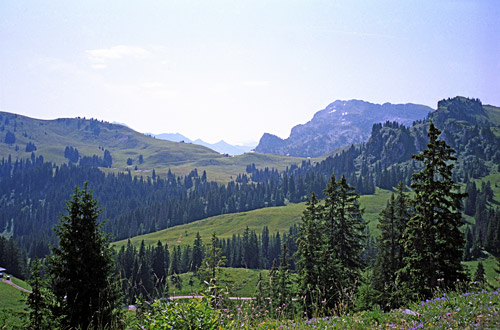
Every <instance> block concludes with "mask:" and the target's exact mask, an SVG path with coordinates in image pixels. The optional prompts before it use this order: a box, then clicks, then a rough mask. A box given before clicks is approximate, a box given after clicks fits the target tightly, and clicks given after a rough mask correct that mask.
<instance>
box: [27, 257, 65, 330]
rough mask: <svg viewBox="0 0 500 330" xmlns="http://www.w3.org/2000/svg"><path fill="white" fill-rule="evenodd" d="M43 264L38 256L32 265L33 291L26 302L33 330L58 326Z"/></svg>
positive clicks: (30, 326)
mask: <svg viewBox="0 0 500 330" xmlns="http://www.w3.org/2000/svg"><path fill="white" fill-rule="evenodd" d="M41 273H42V272H41V265H40V261H39V260H38V258H35V260H34V261H33V266H32V267H31V274H30V280H29V281H28V282H29V284H30V285H31V292H30V294H29V295H28V299H27V300H26V304H27V305H28V306H29V308H30V310H29V325H28V329H31V330H45V329H52V328H55V327H57V322H56V320H54V317H53V315H52V311H51V309H50V305H51V302H52V301H51V293H50V291H49V290H47V288H46V283H45V281H44V280H43V279H42V277H41V276H42V274H41Z"/></svg>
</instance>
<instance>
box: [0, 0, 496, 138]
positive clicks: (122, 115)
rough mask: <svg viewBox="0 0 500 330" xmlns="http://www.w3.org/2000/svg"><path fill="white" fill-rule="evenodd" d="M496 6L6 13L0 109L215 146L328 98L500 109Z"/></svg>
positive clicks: (190, 4) (301, 116)
mask: <svg viewBox="0 0 500 330" xmlns="http://www.w3.org/2000/svg"><path fill="white" fill-rule="evenodd" d="M498 17H500V3H499V2H497V1H493V0H491V1H468V0H462V1H418V2H408V1H377V2H375V1H326V0H325V1H314V2H312V1H260V0H253V1H222V0H221V1H141V2H138V1H118V0H111V1H105V2H101V1H99V2H98V1H94V0H92V1H78V2H77V1H63V0H56V1H50V2H39V1H29V2H25V1H14V0H4V1H2V2H1V3H0V48H1V49H2V51H1V52H0V110H3V111H9V112H15V113H19V114H22V115H26V116H30V117H34V118H40V119H54V118H59V117H78V116H80V117H87V118H97V119H99V120H105V121H109V122H114V121H116V122H121V123H124V124H126V125H128V126H130V127H131V128H133V129H134V130H136V131H139V132H154V133H155V134H160V133H176V132H178V133H181V134H183V135H185V136H188V137H189V138H191V139H193V140H196V139H198V138H200V139H202V140H204V141H207V142H210V143H214V142H217V141H220V140H224V141H226V142H228V143H231V144H240V145H241V144H248V143H252V144H256V143H257V142H258V140H259V139H260V137H261V136H262V134H263V133H264V132H268V133H271V134H275V135H278V136H280V137H282V138H286V137H288V136H289V133H290V129H291V128H292V127H293V126H295V125H297V124H299V123H305V122H307V121H308V120H310V119H311V118H312V116H313V114H314V113H315V112H317V111H319V110H321V109H324V108H325V107H326V106H327V105H328V104H329V103H331V102H333V101H335V100H350V99H360V100H365V101H368V102H372V103H380V104H382V103H385V102H390V103H395V104H396V103H417V104H424V105H427V106H430V107H432V108H436V105H437V102H438V101H439V100H441V99H443V98H448V97H454V96H457V95H461V96H466V97H473V98H479V99H481V100H482V101H483V103H485V104H492V105H500V93H499V92H498V91H499V90H500V56H499V55H500V20H499V19H498Z"/></svg>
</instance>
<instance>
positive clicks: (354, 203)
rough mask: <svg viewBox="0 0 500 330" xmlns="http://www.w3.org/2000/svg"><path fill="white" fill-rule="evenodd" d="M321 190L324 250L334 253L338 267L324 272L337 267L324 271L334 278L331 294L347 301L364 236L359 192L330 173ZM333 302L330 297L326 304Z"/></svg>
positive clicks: (356, 275)
mask: <svg viewBox="0 0 500 330" xmlns="http://www.w3.org/2000/svg"><path fill="white" fill-rule="evenodd" d="M324 192H325V195H326V198H325V204H324V205H325V206H324V207H325V208H324V213H323V217H324V222H325V225H326V230H325V233H326V235H327V239H326V251H328V253H329V254H331V255H332V256H334V257H335V259H336V260H337V261H338V264H339V266H340V270H341V273H340V274H335V273H332V274H328V273H329V272H330V271H336V269H337V267H334V268H332V269H331V270H330V271H326V273H327V274H328V276H330V277H331V279H332V280H334V281H335V283H334V285H331V287H336V288H337V293H336V294H334V295H333V297H335V296H336V297H338V299H342V300H343V302H344V303H347V304H348V303H349V302H348V301H347V300H348V299H347V296H346V295H349V294H350V293H352V292H353V291H354V290H355V284H356V282H357V281H358V280H359V277H360V275H361V271H362V269H363V266H364V264H363V260H362V259H361V253H362V252H363V247H364V244H363V243H364V240H365V238H366V237H365V235H364V234H363V231H364V228H365V224H364V221H363V218H362V213H363V212H362V210H361V208H360V205H359V202H358V199H359V195H357V194H356V193H355V192H354V187H352V186H350V185H348V184H347V181H346V178H345V176H344V175H343V176H342V178H341V180H340V181H339V182H336V181H335V176H334V175H332V177H331V180H330V182H329V183H328V185H327V186H326V189H325V191H324ZM323 263H324V264H329V265H328V266H331V265H334V264H335V260H328V261H326V260H325V261H323ZM324 273H325V271H324ZM325 275H326V274H325ZM331 296H332V295H330V297H331ZM337 302H338V301H335V299H332V301H331V302H330V304H334V305H335V304H337Z"/></svg>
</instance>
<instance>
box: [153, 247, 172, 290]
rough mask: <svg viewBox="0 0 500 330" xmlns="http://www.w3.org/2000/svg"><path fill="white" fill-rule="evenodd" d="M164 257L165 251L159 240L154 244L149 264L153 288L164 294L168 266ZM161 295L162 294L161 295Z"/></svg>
mask: <svg viewBox="0 0 500 330" xmlns="http://www.w3.org/2000/svg"><path fill="white" fill-rule="evenodd" d="M166 261H167V259H166V257H165V249H164V248H163V244H161V242H160V240H158V243H156V247H155V249H154V251H153V260H152V262H151V265H152V270H153V276H154V282H155V286H156V287H158V288H160V291H161V292H162V293H163V292H165V290H164V289H165V285H166V283H167V281H166V280H167V272H168V264H167V262H166ZM162 295H163V294H162Z"/></svg>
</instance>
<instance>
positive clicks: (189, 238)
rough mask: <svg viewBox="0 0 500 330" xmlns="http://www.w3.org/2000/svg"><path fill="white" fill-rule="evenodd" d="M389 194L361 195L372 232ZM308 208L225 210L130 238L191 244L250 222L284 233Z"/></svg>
mask: <svg viewBox="0 0 500 330" xmlns="http://www.w3.org/2000/svg"><path fill="white" fill-rule="evenodd" d="M389 196H390V192H389V191H387V190H382V189H377V192H376V194H375V195H367V196H362V197H361V198H360V202H361V206H362V207H363V208H365V214H364V219H365V220H367V221H370V222H369V226H370V230H371V231H372V233H376V232H377V230H376V219H377V216H378V214H379V212H380V211H381V210H382V208H384V207H385V204H386V201H387V200H388V198H389ZM304 208H305V204H304V203H300V204H290V205H287V206H278V207H269V208H264V209H259V210H254V211H248V212H242V213H232V214H223V215H219V216H215V217H211V218H207V219H204V220H199V221H195V222H192V223H189V224H185V225H180V226H175V227H172V228H168V229H164V230H160V231H157V232H154V233H150V234H145V235H140V236H136V237H133V238H131V239H130V240H131V242H132V244H133V245H134V246H137V247H138V246H139V245H140V243H141V241H142V240H144V242H145V243H146V245H153V244H156V243H157V242H158V240H160V241H162V242H163V243H168V244H170V245H186V244H189V245H191V244H193V241H194V239H195V237H196V233H197V232H199V233H200V235H201V237H202V240H203V241H204V242H208V241H209V239H210V236H211V235H212V234H213V233H214V232H215V233H216V234H217V236H218V237H219V238H229V237H231V236H232V235H233V234H243V231H244V230H245V228H246V227H247V226H248V227H249V228H250V229H251V230H255V231H256V232H257V233H260V232H261V231H262V228H263V227H264V226H268V227H269V231H270V232H271V233H275V232H277V231H279V232H280V233H283V232H286V231H288V229H289V228H290V226H292V225H293V224H297V223H298V222H299V221H300V218H301V215H302V212H303V211H304ZM113 244H114V245H115V246H116V247H117V248H120V247H121V246H122V245H125V244H127V240H121V241H117V242H114V243H113Z"/></svg>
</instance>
